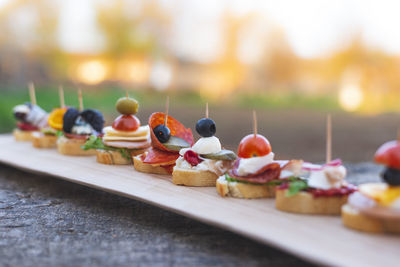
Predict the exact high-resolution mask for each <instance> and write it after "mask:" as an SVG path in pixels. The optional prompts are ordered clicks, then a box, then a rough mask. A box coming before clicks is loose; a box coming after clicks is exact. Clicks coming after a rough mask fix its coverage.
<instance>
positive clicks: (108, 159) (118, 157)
mask: <svg viewBox="0 0 400 267" xmlns="http://www.w3.org/2000/svg"><path fill="white" fill-rule="evenodd" d="M144 151H145V150H144V149H137V150H132V151H131V152H130V153H131V156H136V155H140V154H142V153H143V152H144ZM96 156H97V158H96V160H97V162H98V163H102V164H109V165H130V164H132V163H133V162H132V159H127V158H125V157H124V156H122V154H121V152H119V151H114V150H103V149H97V150H96Z"/></svg>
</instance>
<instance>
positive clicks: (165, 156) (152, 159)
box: [143, 147, 179, 165]
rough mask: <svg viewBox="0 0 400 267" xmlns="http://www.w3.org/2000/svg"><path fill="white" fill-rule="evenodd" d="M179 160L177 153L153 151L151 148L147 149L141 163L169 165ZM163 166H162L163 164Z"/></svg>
mask: <svg viewBox="0 0 400 267" xmlns="http://www.w3.org/2000/svg"><path fill="white" fill-rule="evenodd" d="M178 158H179V154H178V153H171V152H166V151H162V150H159V149H155V148H153V147H151V148H149V150H148V151H147V153H146V157H144V159H143V162H144V163H148V164H163V163H165V165H170V164H171V162H172V163H174V162H175V161H176V160H177V159H178ZM163 165H164V164H163Z"/></svg>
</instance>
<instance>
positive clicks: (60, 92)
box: [58, 85, 65, 108]
mask: <svg viewBox="0 0 400 267" xmlns="http://www.w3.org/2000/svg"><path fill="white" fill-rule="evenodd" d="M58 95H59V96H60V107H61V108H64V107H65V102H64V89H63V87H62V85H59V86H58Z"/></svg>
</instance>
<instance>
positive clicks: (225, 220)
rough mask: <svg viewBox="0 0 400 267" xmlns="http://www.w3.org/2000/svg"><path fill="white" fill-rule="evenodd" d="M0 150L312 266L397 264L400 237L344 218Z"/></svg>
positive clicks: (11, 158)
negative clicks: (363, 229)
mask: <svg viewBox="0 0 400 267" xmlns="http://www.w3.org/2000/svg"><path fill="white" fill-rule="evenodd" d="M0 145H1V150H0V162H3V163H5V164H8V165H12V166H14V167H17V168H20V169H24V170H27V171H30V172H35V173H42V174H48V175H51V176H54V177H58V178H62V179H64V180H68V181H71V182H74V183H79V184H82V185H86V186H90V187H93V188H98V189H100V190H104V191H108V192H111V193H115V194H118V195H122V196H126V197H129V198H133V199H137V200H140V201H143V202H147V203H150V204H152V205H155V206H158V207H161V208H164V209H167V210H170V211H173V212H176V213H179V214H182V215H184V216H188V217H191V218H194V219H196V220H199V221H202V222H205V223H208V224H211V225H215V226H218V227H221V228H223V229H227V230H229V231H232V232H235V233H238V234H241V235H244V236H247V237H249V238H252V239H255V240H258V241H260V242H262V243H265V244H269V245H272V246H275V247H278V248H280V249H282V250H285V251H287V252H290V253H293V254H295V255H297V256H299V257H301V258H304V259H306V260H309V261H313V262H316V263H320V264H328V265H338V266H377V265H380V266H395V265H397V264H398V251H400V238H399V236H389V235H373V234H364V233H359V232H356V231H352V230H349V229H347V228H345V227H343V226H342V224H341V221H340V218H339V217H330V216H305V215H297V214H290V213H284V212H280V211H278V210H276V209H275V208H274V200H271V199H256V200H246V199H234V198H222V197H220V196H219V195H218V194H217V192H216V189H215V188H195V187H183V186H176V185H174V184H172V183H171V178H170V177H168V176H162V175H151V174H145V173H139V172H136V171H135V170H134V169H133V167H132V166H113V165H102V164H98V163H96V158H95V157H71V156H64V155H60V154H58V153H57V152H56V150H55V149H50V150H45V149H42V150H40V149H35V148H33V147H32V145H31V144H30V143H26V142H25V143H24V142H15V141H14V139H13V138H12V136H11V135H0Z"/></svg>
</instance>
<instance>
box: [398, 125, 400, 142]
mask: <svg viewBox="0 0 400 267" xmlns="http://www.w3.org/2000/svg"><path fill="white" fill-rule="evenodd" d="M397 142H400V127H399V128H397Z"/></svg>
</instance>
